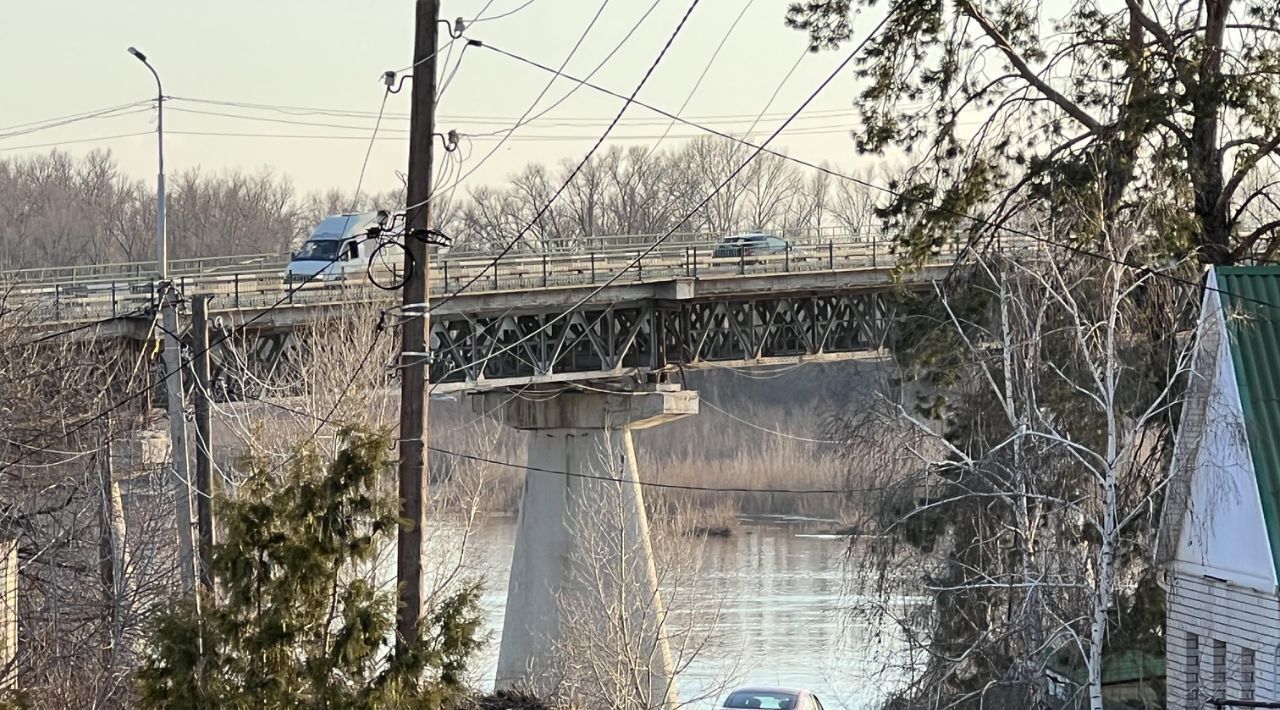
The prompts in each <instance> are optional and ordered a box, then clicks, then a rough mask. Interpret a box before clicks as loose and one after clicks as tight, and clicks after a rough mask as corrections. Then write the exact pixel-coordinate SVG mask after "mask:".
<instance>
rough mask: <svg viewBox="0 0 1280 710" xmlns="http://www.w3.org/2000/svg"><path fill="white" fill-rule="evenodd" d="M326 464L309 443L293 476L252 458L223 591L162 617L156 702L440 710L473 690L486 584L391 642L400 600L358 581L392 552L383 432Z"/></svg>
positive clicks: (146, 679)
mask: <svg viewBox="0 0 1280 710" xmlns="http://www.w3.org/2000/svg"><path fill="white" fill-rule="evenodd" d="M342 436H343V438H344V440H345V442H346V443H345V446H344V447H343V448H342V450H341V451H340V453H339V454H338V456H337V458H336V459H335V460H334V461H333V463H332V464H330V465H329V466H328V467H327V469H326V468H325V467H324V466H323V464H322V462H321V460H320V457H319V456H318V455H317V453H316V452H315V451H314V450H312V449H306V450H303V451H300V452H299V453H298V455H296V456H295V457H294V459H293V461H292V463H290V464H289V465H288V466H287V467H286V468H285V469H284V471H283V472H281V471H277V470H275V469H274V468H272V467H271V466H269V465H267V463H266V462H265V461H262V460H250V461H248V462H247V466H248V469H249V476H248V480H247V482H246V484H245V485H244V486H243V488H242V489H241V491H240V492H239V494H238V495H236V496H235V497H234V498H233V499H229V500H226V501H223V503H222V505H221V508H220V511H219V513H220V518H219V519H220V522H221V524H222V526H223V529H224V531H225V534H224V540H223V541H222V542H220V543H219V544H217V545H216V546H215V547H214V550H213V555H212V569H213V574H214V577H215V579H216V585H217V590H218V593H217V595H216V596H215V597H213V598H211V597H209V596H205V597H203V598H202V604H203V605H204V608H203V609H202V610H201V613H200V614H199V615H197V613H196V610H195V605H194V604H193V603H191V602H190V601H188V602H186V603H180V604H177V605H175V607H174V608H173V609H171V610H169V611H166V612H165V613H162V614H161V615H160V616H159V618H158V619H157V621H156V624H155V628H154V632H153V634H152V637H151V648H150V650H149V653H148V655H147V658H146V661H145V665H144V667H143V669H142V670H141V672H140V674H139V686H140V694H141V698H142V706H143V707H145V708H181V709H191V710H196V709H202V708H255V709H257V708H297V707H311V708H334V709H335V710H339V709H341V710H347V709H350V710H357V709H358V710H365V709H368V710H373V709H375V708H439V707H445V706H448V705H450V704H452V703H453V702H454V701H455V700H457V699H461V698H462V697H463V695H464V693H463V686H462V681H463V678H462V674H463V671H464V670H465V669H466V664H467V662H468V659H470V658H471V656H472V654H473V652H474V651H475V650H476V649H477V648H478V646H479V641H478V640H477V638H476V632H477V628H478V626H479V623H480V619H479V615H478V612H477V596H478V589H477V587H475V586H470V587H468V588H466V589H464V590H462V591H460V592H458V593H455V594H453V595H451V596H448V597H446V598H445V599H444V600H443V601H442V602H441V603H440V604H439V605H437V607H436V608H435V609H433V610H431V611H430V613H429V614H428V615H427V616H426V618H425V619H424V621H423V628H422V629H421V630H420V633H419V641H418V643H417V644H416V645H414V646H412V647H409V648H405V649H396V648H394V641H395V639H394V628H395V595H394V593H393V591H392V590H381V589H378V588H377V587H376V586H375V585H374V584H372V583H371V582H370V581H369V580H367V579H365V578H363V577H362V576H361V575H360V574H359V569H361V568H366V569H367V568H368V567H369V566H370V563H371V562H372V561H373V559H374V556H375V555H376V554H377V552H378V550H379V549H380V548H383V547H384V546H386V545H388V544H392V543H393V542H394V539H395V537H394V536H395V532H396V529H397V525H398V521H397V518H396V506H395V501H394V499H391V500H388V499H386V498H384V497H381V496H379V495H378V492H377V484H378V479H379V477H380V476H381V475H383V474H384V472H385V471H386V470H387V459H386V452H387V451H388V450H389V449H388V446H387V443H388V442H387V439H386V437H384V436H380V435H374V434H370V433H367V432H361V431H353V430H348V431H344V432H343V433H342Z"/></svg>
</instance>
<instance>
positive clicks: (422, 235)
mask: <svg viewBox="0 0 1280 710" xmlns="http://www.w3.org/2000/svg"><path fill="white" fill-rule="evenodd" d="M439 16H440V3H439V2H438V0H417V18H416V25H415V30H414V44H413V65H414V70H413V105H412V107H411V108H410V114H409V120H410V123H409V129H410V132H409V184H408V197H407V200H408V210H407V212H406V214H405V220H404V225H405V226H404V228H405V237H404V242H405V256H404V264H405V273H406V274H407V276H408V281H406V283H405V285H404V292H403V294H402V296H403V301H402V304H403V311H404V312H403V319H402V324H401V326H400V361H399V366H400V463H399V478H400V517H401V518H402V519H403V520H404V523H403V524H402V525H401V527H400V538H399V547H398V549H397V550H396V580H397V582H398V583H399V587H400V608H399V612H398V614H397V616H396V633H397V636H398V643H399V644H400V647H401V648H403V647H407V646H410V645H412V644H413V643H415V642H416V641H417V638H418V622H419V620H420V619H421V618H422V611H423V609H422V605H423V590H422V558H423V554H424V552H425V548H424V545H423V528H424V527H426V523H427V514H426V500H427V476H426V460H427V459H426V451H427V365H428V356H427V347H428V344H427V334H428V333H429V332H430V330H429V329H430V325H429V322H430V321H429V317H428V314H427V310H428V307H427V296H428V288H427V280H428V276H429V275H430V271H431V265H430V263H429V261H428V259H429V257H430V250H429V249H428V246H427V241H426V240H427V232H426V230H427V229H428V228H430V227H431V167H432V160H433V158H434V151H433V150H432V146H433V143H434V141H435V109H436V33H437V27H438V21H439Z"/></svg>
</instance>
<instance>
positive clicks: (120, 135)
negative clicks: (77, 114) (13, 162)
mask: <svg viewBox="0 0 1280 710" xmlns="http://www.w3.org/2000/svg"><path fill="white" fill-rule="evenodd" d="M170 132H171V133H172V131H170ZM153 134H155V131H135V132H133V133H115V134H112V135H109V136H95V137H93V138H77V139H73V140H65V141H55V142H53V143H35V144H29V145H11V146H6V147H3V148H0V152H9V151H14V150H32V149H34V148H53V147H57V146H61V145H71V144H73V143H97V142H99V141H110V140H116V139H118V138H134V137H136V136H150V135H153Z"/></svg>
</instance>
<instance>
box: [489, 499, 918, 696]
mask: <svg viewBox="0 0 1280 710" xmlns="http://www.w3.org/2000/svg"><path fill="white" fill-rule="evenodd" d="M804 532H805V530H804V528H803V527H802V526H797V525H792V524H779V523H752V524H748V525H743V526H742V528H741V529H740V531H739V532H738V533H737V534H736V535H734V536H733V537H730V538H712V539H709V540H707V541H706V543H705V547H704V552H703V568H702V570H701V574H700V576H699V581H698V582H697V583H696V584H695V585H693V586H692V587H691V588H690V589H686V590H682V591H683V593H684V594H686V595H687V599H688V601H687V604H686V608H687V609H694V610H696V611H695V613H693V614H690V613H689V612H681V611H680V609H678V608H677V609H673V610H672V616H673V619H672V623H673V625H676V626H685V625H687V626H689V627H691V628H693V629H695V631H702V632H704V633H705V632H708V631H709V632H711V639H710V643H709V644H708V648H707V649H705V650H704V651H702V652H701V653H700V654H699V655H698V656H697V657H696V658H695V659H694V660H693V661H692V662H691V663H690V664H689V668H688V670H687V671H686V672H685V673H684V674H683V675H682V676H681V679H680V695H681V697H682V698H694V697H700V696H707V695H710V694H712V693H714V694H715V695H719V694H720V689H722V688H723V687H724V686H726V685H729V686H734V685H748V684H758V685H781V686H792V687H804V688H808V689H810V690H812V691H814V692H816V693H817V694H818V696H819V697H820V698H822V701H823V703H824V704H825V705H826V706H827V707H828V708H840V707H846V708H865V707H874V705H875V704H876V701H877V700H880V699H882V698H883V697H884V696H885V694H886V693H887V692H888V691H889V690H892V689H893V687H895V686H897V685H899V684H900V683H901V677H900V675H899V674H898V673H897V672H896V671H892V670H885V669H886V667H888V666H890V665H892V662H893V661H895V660H900V651H899V649H900V648H901V641H900V638H899V637H898V636H897V634H896V633H895V632H894V629H893V628H892V625H891V624H889V623H887V622H883V623H873V622H870V621H865V620H860V619H857V618H853V617H851V616H850V615H849V614H848V608H849V605H850V603H851V602H850V598H849V597H848V596H847V595H844V594H842V589H844V587H845V581H846V574H847V569H846V567H845V565H844V553H845V550H846V541H845V539H844V538H836V537H825V536H814V535H806V534H804ZM514 542H515V519H514V518H493V519H490V520H488V521H486V522H485V523H484V525H483V526H482V527H481V528H480V529H479V531H477V534H476V537H475V540H474V544H475V545H476V547H475V548H474V549H475V551H476V553H477V554H478V555H479V556H480V557H481V558H482V559H481V562H480V571H483V573H484V574H485V576H486V578H487V580H486V587H487V588H486V591H485V595H484V598H483V600H482V604H483V606H484V610H485V613H486V615H485V626H486V630H487V631H488V633H489V634H490V643H489V644H488V646H487V647H486V648H485V651H484V653H483V656H482V659H481V660H480V663H479V664H477V666H478V668H477V670H478V672H479V673H480V677H479V678H478V679H477V680H478V682H479V684H480V685H481V686H482V687H486V688H489V687H492V685H493V678H494V675H495V673H496V668H497V656H498V648H497V643H498V639H499V638H500V636H501V629H502V617H503V608H504V606H505V603H506V601H505V600H506V591H507V578H508V575H509V573H510V563H511V552H512V547H513V545H514ZM717 609H718V610H719V613H718V614H717V613H715V610H717ZM682 614H683V616H682ZM690 616H692V618H690ZM713 705H714V701H713V699H708V700H706V701H703V702H697V703H694V704H692V705H690V706H689V707H696V708H705V707H712V706H713Z"/></svg>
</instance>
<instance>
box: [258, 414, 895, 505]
mask: <svg viewBox="0 0 1280 710" xmlns="http://www.w3.org/2000/svg"><path fill="white" fill-rule="evenodd" d="M246 396H249V397H250V398H251V399H253V400H254V401H256V402H260V403H262V404H265V405H267V406H268V407H272V408H275V409H278V410H280V411H282V412H286V413H288V414H293V415H295V416H300V417H307V418H311V417H313V416H314V415H312V414H311V413H309V412H305V411H303V410H301V409H297V408H296V407H290V406H288V405H285V404H281V403H279V402H273V401H271V400H269V399H265V398H261V397H253V396H250V395H246ZM513 396H514V395H513ZM332 415H333V409H331V410H330V412H329V415H328V417H326V423H327V422H328V421H329V419H330V418H331V417H332ZM313 438H314V435H313ZM832 443H844V442H832ZM427 448H428V450H430V451H433V452H435V453H438V454H443V455H445V456H452V457H455V458H459V459H464V460H467V461H475V462H477V463H487V464H491V465H494V466H501V467H503V468H514V469H519V470H522V471H530V472H533V473H545V474H551V475H555V476H565V477H567V478H579V479H587V480H593V481H606V482H610V483H633V482H634V483H638V484H639V485H641V486H644V487H646V488H663V489H669V490H681V491H698V492H702V493H740V494H761V495H765V494H768V495H845V494H852V493H870V492H875V491H883V490H889V489H891V488H893V487H894V486H869V487H865V488H745V487H742V488H720V487H715V486H696V485H691V484H679V483H660V482H657V481H644V480H640V481H633V480H632V479H628V478H614V477H612V476H602V475H598V474H592V473H582V472H577V471H564V470H560V469H552V468H542V467H539V466H530V465H528V464H521V463H515V462H513V461H501V460H498V459H491V458H487V457H484V456H479V455H476V454H468V453H463V452H459V451H452V450H450V449H446V448H443V447H439V446H429V447H427Z"/></svg>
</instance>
